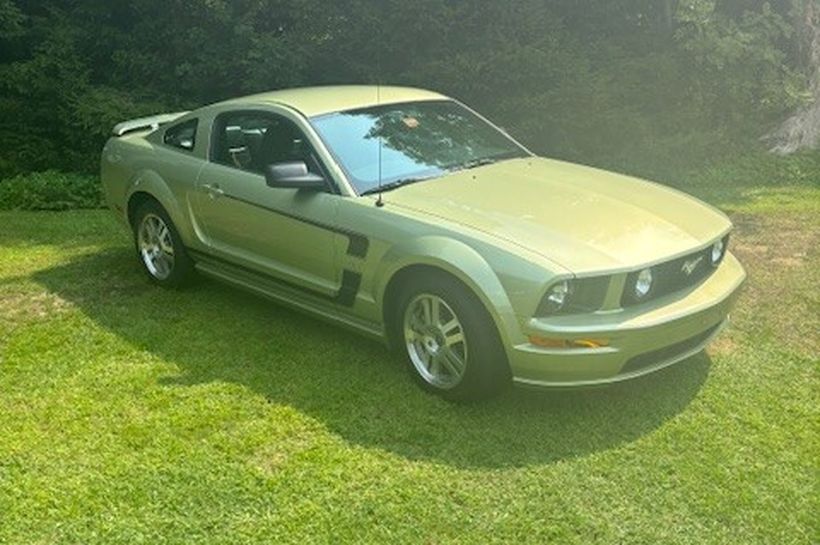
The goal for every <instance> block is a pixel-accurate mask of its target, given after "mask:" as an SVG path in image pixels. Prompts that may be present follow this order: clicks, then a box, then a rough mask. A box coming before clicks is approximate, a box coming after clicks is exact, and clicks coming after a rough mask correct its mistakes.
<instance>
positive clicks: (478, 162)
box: [450, 157, 499, 170]
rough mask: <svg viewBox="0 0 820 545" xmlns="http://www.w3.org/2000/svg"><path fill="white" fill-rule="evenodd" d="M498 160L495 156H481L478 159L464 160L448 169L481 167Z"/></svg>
mask: <svg viewBox="0 0 820 545" xmlns="http://www.w3.org/2000/svg"><path fill="white" fill-rule="evenodd" d="M498 161H499V159H498V158H497V157H482V158H480V159H472V160H470V161H465V162H464V163H461V164H458V165H456V166H454V167H453V168H451V169H450V170H469V169H471V168H478V167H483V166H484V165H492V164H493V163H497V162H498Z"/></svg>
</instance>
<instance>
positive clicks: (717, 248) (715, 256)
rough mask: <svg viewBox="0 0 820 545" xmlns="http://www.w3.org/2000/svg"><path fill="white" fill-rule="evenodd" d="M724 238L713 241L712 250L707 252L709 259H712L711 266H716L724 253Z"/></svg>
mask: <svg viewBox="0 0 820 545" xmlns="http://www.w3.org/2000/svg"><path fill="white" fill-rule="evenodd" d="M726 242H727V241H726V239H725V238H724V239H721V240H718V241H717V242H715V243H714V244H713V245H712V251H711V253H710V254H709V257H710V259H711V260H712V266H713V267H714V266H716V265H717V264H718V263H720V260H721V259H723V255H724V254H725V253H726Z"/></svg>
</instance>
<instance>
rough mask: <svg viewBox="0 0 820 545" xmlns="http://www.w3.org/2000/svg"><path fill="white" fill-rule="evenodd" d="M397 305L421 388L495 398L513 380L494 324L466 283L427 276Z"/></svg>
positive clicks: (450, 395) (457, 397) (449, 395)
mask: <svg viewBox="0 0 820 545" xmlns="http://www.w3.org/2000/svg"><path fill="white" fill-rule="evenodd" d="M397 307H398V309H399V316H397V318H398V320H397V322H398V324H397V325H398V326H399V330H398V331H397V333H398V335H397V337H399V338H400V339H401V343H400V344H401V348H402V350H403V352H404V356H405V359H406V360H407V363H408V368H409V370H410V372H411V374H412V375H413V377H414V378H415V379H416V381H417V382H418V383H419V384H420V385H421V386H422V388H424V389H425V390H427V391H430V392H433V393H436V394H438V395H440V396H442V397H444V398H446V399H449V400H453V401H467V400H475V399H482V398H487V397H490V396H492V395H494V394H495V393H497V392H498V391H499V390H500V389H501V388H502V387H504V386H505V385H506V384H508V383H509V367H508V365H507V361H506V356H505V354H504V350H503V347H502V346H501V341H500V339H499V335H498V331H497V330H496V329H495V324H494V322H493V321H492V319H491V317H490V315H489V313H488V312H487V310H486V309H485V308H484V306H483V305H482V303H481V301H479V299H478V298H477V297H476V296H475V295H474V294H473V293H472V292H471V291H470V290H469V289H468V288H467V287H466V286H464V285H463V284H461V282H459V281H458V280H456V279H455V278H452V277H449V276H447V275H443V274H442V275H425V276H423V277H421V278H418V279H417V280H416V281H414V282H409V283H408V285H406V286H405V288H404V289H403V290H402V293H401V295H400V297H399V301H398V305H397Z"/></svg>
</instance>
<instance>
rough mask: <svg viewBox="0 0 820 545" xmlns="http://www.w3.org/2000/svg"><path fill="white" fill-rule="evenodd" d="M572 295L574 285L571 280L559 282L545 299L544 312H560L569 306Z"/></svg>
mask: <svg viewBox="0 0 820 545" xmlns="http://www.w3.org/2000/svg"><path fill="white" fill-rule="evenodd" d="M571 294H572V284H570V282H569V280H564V281H562V282H558V283H557V284H555V285H554V286H552V287H551V288H550V289H549V291H548V292H547V296H546V297H545V298H544V303H545V304H544V310H546V311H547V312H549V313H554V312H558V311H559V310H561V309H563V308H564V307H565V306H566V305H567V302H568V301H569V296H570V295H571Z"/></svg>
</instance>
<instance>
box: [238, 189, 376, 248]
mask: <svg viewBox="0 0 820 545" xmlns="http://www.w3.org/2000/svg"><path fill="white" fill-rule="evenodd" d="M222 197H223V198H226V199H231V200H234V201H237V202H241V203H243V204H247V205H249V206H254V207H256V208H261V209H262V210H266V211H268V212H272V213H274V214H279V215H280V216H285V217H286V218H290V219H292V220H296V221H300V222H302V223H307V224H308V225H313V226H314V227H318V228H319V229H324V230H325V231H330V232H333V233H339V234H340V235H344V236H346V237H347V239H348V243H347V255H349V256H351V257H358V258H361V259H364V258H365V257H367V250H368V249H369V247H370V241H369V240H368V239H367V237H366V236H364V235H363V234H361V233H357V232H356V231H351V230H349V229H344V228H342V227H337V226H335V225H330V224H328V223H322V222H319V221H315V220H312V219H310V218H306V217H304V216H298V215H296V214H291V213H289V212H284V211H282V210H277V209H275V208H270V207H268V206H264V205H261V204H259V203H255V202H252V201H249V200H246V199H243V198H241V197H237V196H236V195H231V194H230V193H225V194H224V195H222Z"/></svg>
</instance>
